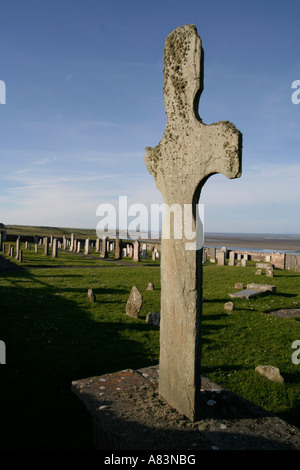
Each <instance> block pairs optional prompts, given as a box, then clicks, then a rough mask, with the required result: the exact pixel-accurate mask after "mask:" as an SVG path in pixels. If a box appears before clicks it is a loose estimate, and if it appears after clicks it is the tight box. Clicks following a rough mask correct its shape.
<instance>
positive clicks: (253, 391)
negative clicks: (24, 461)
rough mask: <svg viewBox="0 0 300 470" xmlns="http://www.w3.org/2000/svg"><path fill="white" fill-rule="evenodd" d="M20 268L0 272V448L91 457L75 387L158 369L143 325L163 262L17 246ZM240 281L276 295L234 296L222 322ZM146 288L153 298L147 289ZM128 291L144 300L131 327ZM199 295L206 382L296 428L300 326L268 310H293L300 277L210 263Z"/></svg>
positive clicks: (155, 303) (156, 302)
mask: <svg viewBox="0 0 300 470" xmlns="http://www.w3.org/2000/svg"><path fill="white" fill-rule="evenodd" d="M6 245H7V243H6ZM3 256H4V257H5V258H6V259H10V260H11V258H8V256H7V255H3ZM23 260H24V263H23V266H24V267H25V266H26V269H21V270H19V271H16V272H10V273H6V274H0V292H1V295H0V339H1V340H3V341H4V342H5V344H6V354H7V357H6V365H5V366H3V367H1V369H0V370H1V375H0V377H1V401H0V411H1V421H2V426H1V434H0V439H1V440H0V442H1V444H0V448H2V449H17V450H18V449H92V436H91V430H92V424H91V419H90V416H89V415H88V413H87V411H86V410H85V408H84V407H83V405H82V403H81V402H80V401H79V400H78V399H77V398H76V397H75V396H74V395H73V394H72V393H71V390H70V389H71V382H72V381H73V380H76V379H82V378H85V377H90V376H94V375H101V374H104V373H108V372H114V371H117V370H122V369H126V368H140V367H145V366H149V365H154V364H157V363H158V359H159V331H158V330H157V329H156V328H155V327H151V326H149V325H147V324H146V323H145V318H146V315H147V313H148V312H150V311H159V310H160V269H159V262H158V261H154V262H152V260H151V259H150V256H149V257H148V259H147V260H143V261H142V262H141V263H139V266H136V264H135V263H132V261H131V260H130V259H124V260H122V263H123V264H121V263H119V262H115V261H114V259H113V257H111V258H110V259H109V261H106V260H102V259H100V258H99V255H97V256H96V255H95V254H94V253H91V257H87V256H83V255H78V254H72V253H63V252H61V251H60V252H59V256H58V258H56V259H53V258H52V257H51V256H45V255H43V249H42V248H40V250H39V253H34V251H29V250H25V249H23ZM11 262H12V263H14V264H18V262H17V261H15V260H14V259H12V260H11ZM237 281H239V282H244V284H245V286H246V284H247V283H250V282H257V283H268V284H273V285H276V286H277V293H276V294H269V295H265V296H263V297H258V298H254V299H249V300H242V299H236V300H235V305H236V309H235V310H234V311H233V312H232V313H230V314H229V313H225V312H224V308H223V306H224V303H225V302H227V301H228V300H230V299H229V297H228V293H229V292H234V291H235V290H236V289H234V284H235V282H237ZM148 282H153V284H154V287H155V288H154V290H153V291H147V290H146V288H147V284H148ZM134 284H135V285H137V287H138V288H139V290H140V291H141V293H142V296H143V307H142V310H141V312H140V318H138V319H133V318H129V317H127V316H126V315H125V314H124V313H125V305H126V301H127V298H128V295H129V293H130V290H131V287H132V286H133V285H134ZM203 287H204V304H203V323H202V327H203V347H202V367H203V369H202V374H203V375H204V376H207V377H209V378H211V379H212V380H214V381H215V382H217V383H219V384H220V385H223V386H224V387H226V388H229V389H231V390H233V391H235V392H237V393H238V394H240V395H242V396H244V397H245V398H248V399H249V400H251V401H253V402H255V403H257V404H258V405H261V406H263V407H264V408H266V409H267V410H269V411H271V412H274V413H276V414H278V415H279V416H281V417H283V418H284V419H286V420H287V421H289V422H290V423H292V424H295V425H296V426H298V427H300V412H299V410H300V407H299V404H300V403H299V402H300V398H299V397H300V394H299V392H300V386H299V383H300V380H299V379H300V364H299V365H296V364H293V362H292V360H291V357H292V353H293V352H294V350H293V349H292V343H293V341H295V340H300V322H299V319H296V318H293V319H292V318H291V319H280V318H275V317H273V316H270V315H268V314H267V313H266V312H269V311H271V310H276V309H279V308H300V273H296V272H293V271H281V270H275V275H274V278H267V277H265V276H257V275H255V267H254V265H253V266H251V265H250V266H249V267H247V268H242V267H229V266H224V267H223V266H217V265H213V264H210V263H207V264H206V265H205V266H204V281H203ZM89 288H92V289H93V291H94V292H95V294H96V297H97V302H96V303H94V304H92V303H90V302H89V300H88V298H87V290H88V289H89ZM259 364H270V365H273V366H276V367H279V368H280V371H281V373H282V375H283V377H284V384H279V383H275V382H270V381H269V380H267V379H266V378H264V377H262V376H260V375H259V374H258V373H257V372H255V371H254V369H255V367H256V366H257V365H259Z"/></svg>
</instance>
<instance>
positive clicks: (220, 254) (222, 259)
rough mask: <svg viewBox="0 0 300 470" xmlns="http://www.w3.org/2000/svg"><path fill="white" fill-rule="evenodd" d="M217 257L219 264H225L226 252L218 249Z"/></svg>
mask: <svg viewBox="0 0 300 470" xmlns="http://www.w3.org/2000/svg"><path fill="white" fill-rule="evenodd" d="M217 258H218V265H219V266H225V252H224V251H218V254H217Z"/></svg>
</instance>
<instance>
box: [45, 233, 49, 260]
mask: <svg viewBox="0 0 300 470" xmlns="http://www.w3.org/2000/svg"><path fill="white" fill-rule="evenodd" d="M48 250H49V241H48V237H45V238H44V255H46V256H47V255H48Z"/></svg>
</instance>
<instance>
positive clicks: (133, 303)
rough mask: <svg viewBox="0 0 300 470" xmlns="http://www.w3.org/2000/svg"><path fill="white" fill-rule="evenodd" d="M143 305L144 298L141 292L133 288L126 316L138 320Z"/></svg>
mask: <svg viewBox="0 0 300 470" xmlns="http://www.w3.org/2000/svg"><path fill="white" fill-rule="evenodd" d="M142 303H143V298H142V295H141V293H140V291H139V290H138V288H137V287H136V286H133V287H132V289H131V292H130V295H129V297H128V300H127V303H126V315H128V316H129V317H135V318H138V316H139V313H140V310H141V307H142Z"/></svg>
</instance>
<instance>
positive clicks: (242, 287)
mask: <svg viewBox="0 0 300 470" xmlns="http://www.w3.org/2000/svg"><path fill="white" fill-rule="evenodd" d="M234 287H235V289H244V284H243V283H242V282H236V283H235V284H234Z"/></svg>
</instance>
